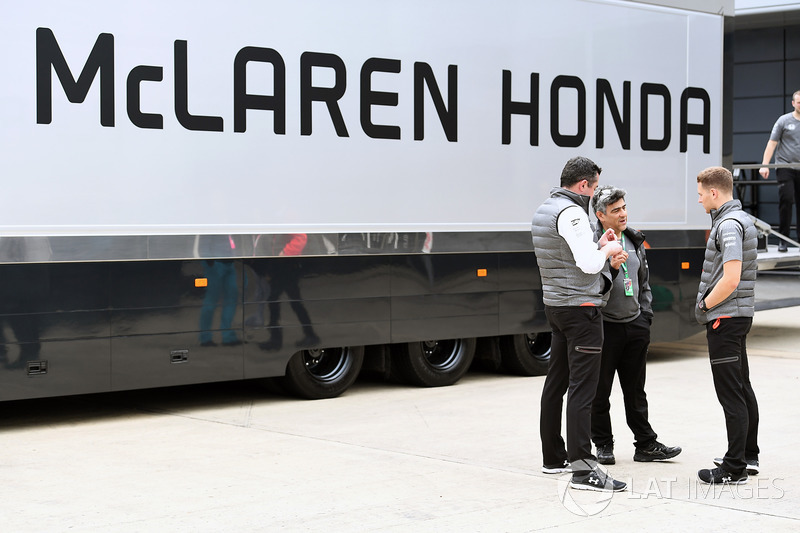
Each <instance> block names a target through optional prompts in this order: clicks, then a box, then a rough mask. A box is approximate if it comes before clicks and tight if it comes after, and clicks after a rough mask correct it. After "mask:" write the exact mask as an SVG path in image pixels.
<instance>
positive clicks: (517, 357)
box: [500, 331, 553, 376]
mask: <svg viewBox="0 0 800 533" xmlns="http://www.w3.org/2000/svg"><path fill="white" fill-rule="evenodd" d="M552 338H553V334H552V333H551V332H549V331H543V332H541V333H528V334H521V335H506V336H504V337H501V338H500V353H501V354H502V355H501V357H502V359H503V366H504V367H505V368H506V370H508V371H509V372H511V373H512V374H517V375H519V376H544V375H545V374H547V365H548V364H549V363H550V341H551V339H552Z"/></svg>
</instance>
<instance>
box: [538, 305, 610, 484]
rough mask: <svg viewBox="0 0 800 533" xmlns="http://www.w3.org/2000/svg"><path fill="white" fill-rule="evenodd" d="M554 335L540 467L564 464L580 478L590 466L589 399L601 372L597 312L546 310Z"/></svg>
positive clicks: (544, 398)
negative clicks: (564, 412) (564, 428)
mask: <svg viewBox="0 0 800 533" xmlns="http://www.w3.org/2000/svg"><path fill="white" fill-rule="evenodd" d="M545 315H546V316H547V320H548V322H549V323H550V327H551V328H552V330H553V340H552V343H551V348H552V350H551V353H550V364H549V367H548V371H547V378H545V381H544V388H543V389H542V401H541V415H540V419H539V430H540V434H541V439H542V455H543V457H544V464H545V465H556V464H561V463H563V462H564V461H565V460H569V461H570V462H571V463H572V466H573V472H577V473H582V472H585V471H587V470H589V469H590V468H591V465H587V464H585V463H581V462H580V461H581V460H584V461H586V460H591V461H594V460H595V457H594V455H592V442H591V417H592V400H594V395H595V391H596V390H597V378H598V376H599V373H600V354H601V351H602V347H603V318H602V315H601V314H600V308H598V307H590V306H586V307H547V306H545ZM567 391H569V392H568V394H567V446H566V448H565V446H564V439H563V438H562V436H561V412H562V408H563V402H564V393H567Z"/></svg>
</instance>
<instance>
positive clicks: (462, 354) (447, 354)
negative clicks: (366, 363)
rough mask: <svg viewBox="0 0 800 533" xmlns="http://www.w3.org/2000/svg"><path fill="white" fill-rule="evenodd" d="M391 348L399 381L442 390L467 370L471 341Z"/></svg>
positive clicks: (471, 348)
mask: <svg viewBox="0 0 800 533" xmlns="http://www.w3.org/2000/svg"><path fill="white" fill-rule="evenodd" d="M393 349H394V355H393V360H394V361H393V362H394V363H395V364H396V366H397V371H398V374H399V375H400V377H401V378H402V379H403V381H405V382H406V383H410V384H412V385H417V386H419V387H444V386H446V385H452V384H453V383H455V382H456V381H458V380H459V379H461V377H462V376H463V375H464V374H465V373H466V372H467V370H469V366H470V365H471V364H472V358H473V357H475V339H453V340H441V341H422V342H409V343H407V344H398V345H396V346H393Z"/></svg>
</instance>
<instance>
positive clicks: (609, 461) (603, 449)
mask: <svg viewBox="0 0 800 533" xmlns="http://www.w3.org/2000/svg"><path fill="white" fill-rule="evenodd" d="M597 462H598V463H600V464H601V465H613V464H615V463H616V462H617V460H616V459H615V458H614V443H613V442H612V443H611V444H600V445H599V446H598V447H597Z"/></svg>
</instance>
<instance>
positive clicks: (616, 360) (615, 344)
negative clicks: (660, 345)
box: [592, 314, 657, 448]
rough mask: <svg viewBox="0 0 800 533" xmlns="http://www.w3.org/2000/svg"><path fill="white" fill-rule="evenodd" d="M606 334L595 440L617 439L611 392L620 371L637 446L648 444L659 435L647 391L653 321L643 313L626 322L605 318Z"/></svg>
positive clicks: (595, 408) (596, 402)
mask: <svg viewBox="0 0 800 533" xmlns="http://www.w3.org/2000/svg"><path fill="white" fill-rule="evenodd" d="M603 337H604V340H603V358H602V362H601V363H600V379H599V381H598V382H597V394H596V395H595V397H594V402H592V440H593V441H594V443H595V444H596V445H597V446H601V445H604V444H611V443H613V442H614V434H613V433H612V431H611V413H610V411H611V403H610V402H609V396H611V388H612V387H613V385H614V374H615V373H616V374H617V375H619V384H620V386H621V387H622V395H623V399H624V403H625V420H626V421H627V422H628V427H629V428H631V431H632V432H633V437H634V439H635V442H634V446H636V447H637V448H646V447H648V446H649V445H650V444H651V443H652V442H653V441H655V440H656V437H657V435H656V433H655V432H654V431H653V428H652V427H651V426H650V422H649V421H648V419H647V394H646V393H645V392H644V382H645V377H646V374H645V367H646V365H647V348H648V347H649V346H650V321H649V320H648V319H647V318H646V317H645V316H644V315H641V314H640V315H639V316H638V317H636V319H634V320H632V321H631V322H626V323H617V322H606V321H604V322H603Z"/></svg>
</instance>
